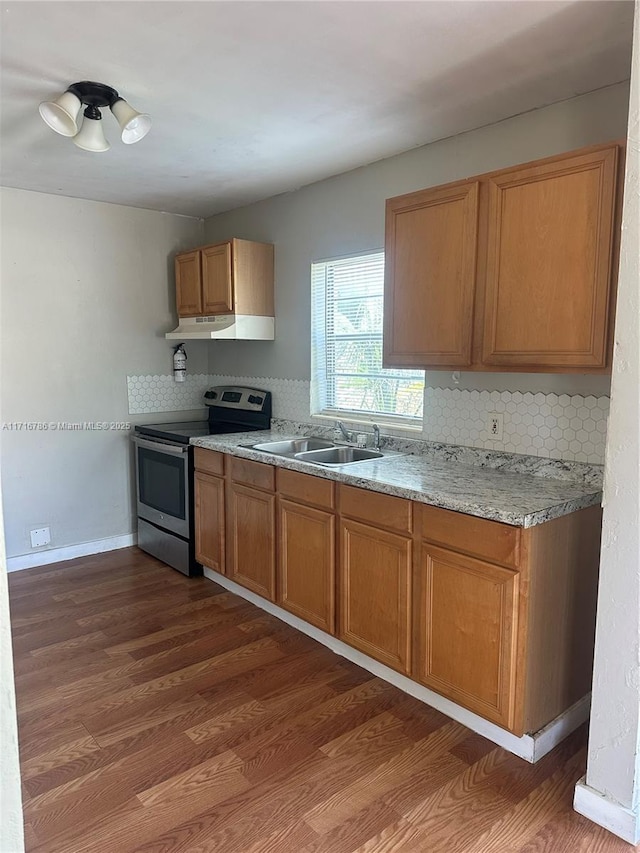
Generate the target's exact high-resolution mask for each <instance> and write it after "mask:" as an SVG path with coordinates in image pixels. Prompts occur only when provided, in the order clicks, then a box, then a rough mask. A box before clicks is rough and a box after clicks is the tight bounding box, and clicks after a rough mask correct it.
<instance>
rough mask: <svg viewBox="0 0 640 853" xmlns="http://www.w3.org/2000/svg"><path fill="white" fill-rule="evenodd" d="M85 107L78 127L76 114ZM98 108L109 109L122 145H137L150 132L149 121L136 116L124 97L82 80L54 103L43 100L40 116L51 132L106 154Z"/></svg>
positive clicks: (86, 148)
mask: <svg viewBox="0 0 640 853" xmlns="http://www.w3.org/2000/svg"><path fill="white" fill-rule="evenodd" d="M83 104H85V105H86V108H85V110H84V114H83V115H84V119H83V121H82V125H79V124H78V115H79V114H80V110H81V108H82V105H83ZM101 107H109V109H110V110H111V112H112V113H113V115H114V116H115V118H116V120H117V122H118V124H119V125H120V132H121V133H120V138H121V139H122V141H123V142H124V143H125V145H131V144H133V143H134V142H139V141H140V140H141V139H142V138H143V137H144V136H146V135H147V133H149V131H150V130H151V118H150V117H149V116H148V115H147V114H146V113H139V112H138V111H137V110H134V109H133V107H132V106H131V105H130V104H128V103H127V102H126V101H125V100H124V98H121V97H120V95H119V94H118V93H117V92H116V90H115V89H112V88H111V86H105V85H104V83H92V82H91V81H89V80H83V81H82V82H80V83H72V84H71V86H69V87H68V89H67V91H66V92H64V93H63V94H62V95H60V97H59V98H56V100H55V101H43V102H42V103H41V104H40V107H39V109H40V115H41V116H42V118H43V120H44V121H45V122H46V124H48V125H49V127H50V128H51V129H52V130H55V132H56V133H59V134H61V135H62V136H72V137H73V141H74V143H75V144H76V145H77V146H78V148H82V149H83V150H84V151H108V150H109V148H111V146H110V145H109V143H108V142H107V140H106V138H105V135H104V131H103V130H102V113H101V112H100V108H101Z"/></svg>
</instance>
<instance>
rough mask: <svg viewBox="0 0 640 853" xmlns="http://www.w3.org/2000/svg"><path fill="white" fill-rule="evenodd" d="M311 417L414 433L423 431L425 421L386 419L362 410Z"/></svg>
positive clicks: (316, 419) (318, 419) (312, 415)
mask: <svg viewBox="0 0 640 853" xmlns="http://www.w3.org/2000/svg"><path fill="white" fill-rule="evenodd" d="M311 419H312V420H314V421H331V423H334V424H335V422H336V421H343V422H344V423H346V424H363V425H364V426H373V424H377V425H378V426H379V427H380V428H381V429H383V428H384V429H391V430H398V431H399V432H414V433H420V434H421V433H422V429H423V423H422V422H420V423H417V424H416V423H412V422H410V421H403V420H400V419H398V420H394V419H388V420H385V416H384V415H377V416H375V415H374V416H372V417H367V416H366V415H365V414H363V413H362V412H343V411H342V412H341V411H336V412H333V413H328V412H322V413H318V414H313V413H312V414H311Z"/></svg>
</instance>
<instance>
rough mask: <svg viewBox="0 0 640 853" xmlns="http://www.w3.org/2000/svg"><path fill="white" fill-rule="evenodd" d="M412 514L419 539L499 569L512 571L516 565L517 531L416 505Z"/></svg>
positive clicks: (496, 523) (518, 538) (517, 558)
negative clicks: (477, 558)
mask: <svg viewBox="0 0 640 853" xmlns="http://www.w3.org/2000/svg"><path fill="white" fill-rule="evenodd" d="M415 511H416V527H417V530H418V534H419V535H420V537H421V538H422V539H427V540H428V541H429V542H435V543H436V544H438V545H444V546H445V547H449V548H453V549H454V550H455V551H460V552H464V553H467V554H472V555H474V556H476V557H482V558H483V559H485V560H490V561H491V562H492V563H500V564H502V565H503V566H512V567H516V566H517V565H518V564H519V563H520V528H518V527H511V526H510V525H509V524H501V523H500V522H499V521H488V520H487V519H485V518H475V517H474V516H472V515H464V514H463V513H460V512H452V511H451V510H448V509H439V508H438V507H433V506H425V505H424V504H416V505H415Z"/></svg>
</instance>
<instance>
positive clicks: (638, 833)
mask: <svg viewBox="0 0 640 853" xmlns="http://www.w3.org/2000/svg"><path fill="white" fill-rule="evenodd" d="M573 807H574V809H575V810H576V811H577V812H578V813H579V814H581V815H584V817H587V818H589V820H592V821H593V822H594V823H597V824H598V825H599V826H603V827H604V828H605V829H608V830H609V832H613V834H614V835H617V836H618V837H619V838H622V840H623V841H628V842H629V844H638V843H639V842H640V815H638V814H637V813H636V812H634V811H632V810H631V809H627V808H625V807H624V806H623V805H621V804H620V803H617V802H615V801H614V800H609V799H608V798H607V797H605V796H603V795H602V794H601V793H600V792H599V791H596V790H595V789H594V788H591V787H590V786H589V785H587V782H586V777H585V776H583V777H582V779H580V780H578V782H577V783H576V789H575V793H574V795H573Z"/></svg>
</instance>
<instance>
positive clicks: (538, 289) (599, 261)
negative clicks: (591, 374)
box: [483, 146, 618, 370]
mask: <svg viewBox="0 0 640 853" xmlns="http://www.w3.org/2000/svg"><path fill="white" fill-rule="evenodd" d="M617 153H618V150H617V147H616V146H612V147H610V148H604V149H600V150H597V151H594V152H588V153H585V154H582V155H576V156H572V157H562V158H557V160H554V161H552V162H548V161H547V162H545V163H543V164H540V165H538V166H536V165H535V164H534V165H529V166H526V167H524V168H522V169H513V170H510V171H508V172H502V173H500V174H498V175H496V176H494V177H491V178H489V180H488V183H489V223H488V256H487V278H486V303H485V320H484V342H483V361H484V362H485V363H486V364H490V365H507V366H508V365H511V366H523V365H524V366H527V365H531V366H533V367H535V368H537V369H542V370H554V369H556V370H562V369H564V368H603V367H605V365H606V362H607V356H608V347H607V338H608V330H609V312H610V303H611V298H610V296H611V286H612V285H611V281H612V246H613V223H614V218H615V209H614V208H615V186H616V171H617Z"/></svg>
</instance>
